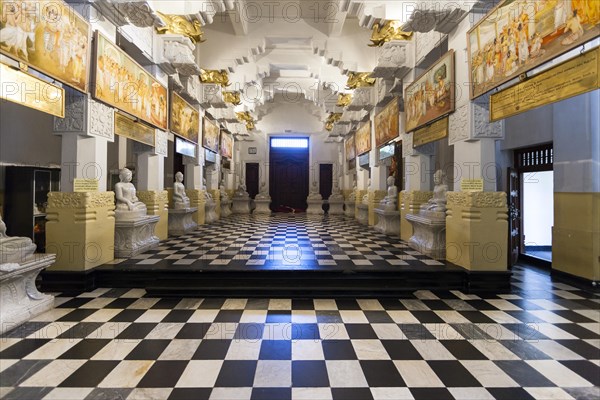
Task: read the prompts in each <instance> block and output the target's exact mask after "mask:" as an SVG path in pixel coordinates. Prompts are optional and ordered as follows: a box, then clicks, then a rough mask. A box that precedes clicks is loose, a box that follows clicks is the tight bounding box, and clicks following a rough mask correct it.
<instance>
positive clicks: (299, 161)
mask: <svg viewBox="0 0 600 400" xmlns="http://www.w3.org/2000/svg"><path fill="white" fill-rule="evenodd" d="M269 154H270V155H269V160H270V168H269V175H270V187H271V199H272V202H271V208H272V210H273V211H279V210H284V209H290V208H292V209H295V210H306V208H307V204H306V197H307V196H308V175H309V174H308V163H309V149H308V147H306V148H297V147H289V148H287V147H272V146H271V148H270V152H269Z"/></svg>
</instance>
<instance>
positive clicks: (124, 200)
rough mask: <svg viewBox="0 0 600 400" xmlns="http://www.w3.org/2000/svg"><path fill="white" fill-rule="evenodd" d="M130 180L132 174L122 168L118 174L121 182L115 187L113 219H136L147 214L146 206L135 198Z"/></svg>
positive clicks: (133, 187) (134, 191)
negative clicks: (115, 202)
mask: <svg viewBox="0 0 600 400" xmlns="http://www.w3.org/2000/svg"><path fill="white" fill-rule="evenodd" d="M131 178H132V173H131V171H130V170H129V169H127V168H123V169H122V170H121V172H120V173H119V179H120V180H121V182H119V183H117V184H116V185H115V197H116V199H117V208H116V210H115V219H118V220H126V219H127V220H132V219H138V218H142V217H144V216H145V215H146V214H147V213H148V210H147V208H146V205H145V204H144V203H142V202H141V201H140V200H139V199H138V198H137V196H136V190H135V186H133V183H131Z"/></svg>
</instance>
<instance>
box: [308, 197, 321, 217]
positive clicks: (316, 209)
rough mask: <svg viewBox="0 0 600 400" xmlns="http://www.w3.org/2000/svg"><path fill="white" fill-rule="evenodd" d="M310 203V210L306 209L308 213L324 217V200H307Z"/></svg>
mask: <svg viewBox="0 0 600 400" xmlns="http://www.w3.org/2000/svg"><path fill="white" fill-rule="evenodd" d="M306 202H307V203H308V208H307V209H306V213H307V214H310V215H323V214H325V211H323V200H317V199H312V200H311V199H306Z"/></svg>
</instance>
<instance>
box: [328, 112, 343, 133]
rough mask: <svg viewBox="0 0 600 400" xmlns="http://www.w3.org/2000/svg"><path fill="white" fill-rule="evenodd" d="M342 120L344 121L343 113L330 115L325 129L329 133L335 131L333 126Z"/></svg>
mask: <svg viewBox="0 0 600 400" xmlns="http://www.w3.org/2000/svg"><path fill="white" fill-rule="evenodd" d="M340 119H342V113H331V114H329V117H328V118H327V121H325V129H326V130H327V131H328V132H331V131H332V130H333V126H334V125H335V123H336V122H338V121H339V120H340Z"/></svg>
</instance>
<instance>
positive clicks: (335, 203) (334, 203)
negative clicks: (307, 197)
mask: <svg viewBox="0 0 600 400" xmlns="http://www.w3.org/2000/svg"><path fill="white" fill-rule="evenodd" d="M328 213H329V215H344V200H342V199H340V200H336V199H333V200H332V199H331V198H330V199H329V211H328Z"/></svg>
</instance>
